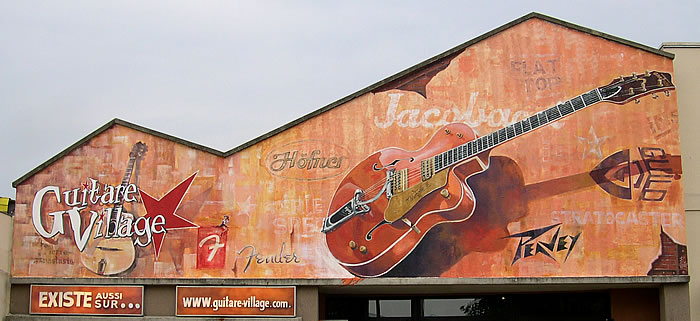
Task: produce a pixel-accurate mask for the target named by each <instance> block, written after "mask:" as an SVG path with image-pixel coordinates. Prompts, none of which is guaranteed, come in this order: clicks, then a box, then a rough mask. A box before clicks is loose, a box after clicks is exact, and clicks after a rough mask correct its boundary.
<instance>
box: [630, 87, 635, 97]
mask: <svg viewBox="0 0 700 321" xmlns="http://www.w3.org/2000/svg"><path fill="white" fill-rule="evenodd" d="M630 95H634V88H631V87H630Z"/></svg>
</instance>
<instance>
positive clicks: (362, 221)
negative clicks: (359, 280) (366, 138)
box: [322, 71, 674, 277]
mask: <svg viewBox="0 0 700 321" xmlns="http://www.w3.org/2000/svg"><path fill="white" fill-rule="evenodd" d="M671 89H674V85H673V84H672V83H671V75H670V74H669V73H665V72H658V71H651V72H649V71H648V72H646V73H644V74H641V75H636V74H632V75H631V76H621V77H619V78H617V79H614V80H613V81H612V82H611V83H610V84H608V85H606V86H602V87H599V88H595V89H593V90H591V91H589V92H587V93H584V94H582V95H580V96H577V97H574V98H573V99H570V100H568V101H566V102H564V103H561V104H559V105H557V106H554V107H551V108H549V109H546V110H544V111H542V112H540V113H537V114H535V115H533V116H531V117H529V118H526V119H524V120H522V121H518V122H516V123H514V124H512V125H508V126H506V127H504V128H501V129H499V130H497V131H494V132H492V133H490V134H488V135H484V136H481V137H479V136H477V135H476V133H475V132H474V131H473V130H472V129H471V128H470V127H469V126H467V125H465V124H449V125H446V126H445V127H443V128H441V129H440V130H439V131H438V132H437V133H435V134H434V135H433V137H432V138H431V139H430V140H429V141H428V143H427V144H426V145H425V146H423V148H421V149H419V150H417V151H405V150H403V149H400V148H395V147H390V148H386V149H382V150H380V151H378V152H376V153H374V154H372V155H370V156H369V157H367V158H366V159H365V160H363V161H362V162H360V163H359V164H358V165H357V166H355V167H354V168H353V169H352V170H351V171H350V172H349V173H348V174H347V176H346V177H345V178H343V180H342V181H341V183H340V185H339V186H338V188H337V190H336V192H335V195H334V196H333V199H332V201H331V204H330V208H329V213H328V216H327V217H326V218H325V219H324V221H323V227H322V232H323V233H324V234H325V236H326V244H327V246H328V249H329V250H330V252H331V253H332V255H333V256H334V257H335V258H336V260H337V261H338V263H340V264H341V265H342V266H343V267H344V268H345V269H347V270H348V271H349V272H351V273H353V274H355V275H357V276H362V277H373V276H381V275H384V274H386V273H387V272H389V271H390V270H391V269H392V268H393V267H395V266H396V265H397V264H399V263H400V262H402V261H403V260H404V259H405V258H406V257H407V256H408V255H409V254H410V253H411V252H412V251H413V250H414V249H415V248H416V246H417V245H418V244H419V243H420V242H421V240H423V238H424V237H425V236H426V234H427V233H429V231H430V230H431V229H432V228H433V227H435V226H437V225H439V224H442V223H457V222H464V221H466V220H468V219H469V218H470V217H471V216H472V214H473V213H474V211H475V208H476V207H477V206H478V203H479V199H478V198H477V197H476V196H475V193H474V192H473V191H472V190H471V188H470V187H469V185H468V184H467V179H468V178H469V177H471V176H473V175H477V174H479V173H481V172H483V171H485V170H486V169H487V168H488V166H489V153H490V152H491V150H492V149H493V148H494V147H496V146H498V145H501V144H504V143H506V142H508V141H510V140H512V139H515V138H518V137H520V136H522V135H524V134H527V133H529V132H530V131H533V130H535V129H537V128H540V127H543V126H545V125H548V124H550V123H552V122H555V121H557V120H559V119H562V118H564V117H566V116H569V115H571V114H573V113H575V112H576V111H579V110H582V109H585V108H586V107H589V106H591V105H594V104H597V103H599V102H609V103H615V104H625V103H627V102H629V101H631V100H636V99H638V98H639V97H642V96H645V95H652V97H654V98H657V95H656V93H657V92H661V91H665V92H666V94H667V95H668V90H671Z"/></svg>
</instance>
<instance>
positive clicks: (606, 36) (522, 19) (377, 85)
mask: <svg viewBox="0 0 700 321" xmlns="http://www.w3.org/2000/svg"><path fill="white" fill-rule="evenodd" d="M533 18H537V19H541V20H544V21H547V22H550V23H553V24H556V25H560V26H563V27H566V28H569V29H573V30H576V31H580V32H583V33H587V34H590V35H592V36H596V37H600V38H603V39H606V40H610V41H614V42H617V43H620V44H623V45H626V46H630V47H634V48H637V49H640V50H644V51H647V52H649V53H652V54H656V55H660V56H663V57H666V58H670V59H673V58H674V54H673V53H670V52H666V51H663V50H661V49H656V48H652V47H649V46H646V45H643V44H640V43H637V42H633V41H629V40H626V39H623V38H620V37H617V36H613V35H609V34H607V33H603V32H600V31H597V30H593V29H590V28H586V27H582V26H579V25H576V24H573V23H570V22H567V21H564V20H560V19H557V18H553V17H550V16H547V15H544V14H541V13H537V12H531V13H529V14H527V15H524V16H522V17H520V18H518V19H515V20H513V21H511V22H509V23H506V24H504V25H502V26H500V27H498V28H496V29H493V30H491V31H489V32H487V33H485V34H482V35H480V36H478V37H476V38H474V39H471V40H469V41H467V42H465V43H463V44H461V45H459V46H456V47H454V48H452V49H449V50H447V51H445V52H443V53H441V54H439V55H437V56H434V57H432V58H429V59H427V60H425V61H423V62H421V63H418V64H417V65H414V66H413V67H409V68H407V69H405V70H403V71H401V72H399V73H397V74H394V75H392V76H389V77H387V78H385V79H383V80H380V81H378V82H376V83H374V84H372V85H369V86H367V87H365V88H364V89H361V90H359V91H357V92H355V93H352V94H350V95H348V96H345V97H343V98H341V99H338V100H336V101H334V102H332V103H330V104H328V105H326V106H324V107H321V108H319V109H317V110H315V111H313V112H311V113H308V114H306V115H304V116H301V117H299V118H297V119H295V120H293V121H291V122H289V123H287V124H285V125H282V126H281V127H278V128H276V129H273V130H271V131H269V132H267V133H265V134H262V135H260V136H258V137H256V138H254V139H252V140H250V141H248V142H246V143H243V144H241V145H239V146H237V147H234V148H232V149H230V150H229V151H227V152H222V151H219V150H216V149H213V148H210V147H207V146H204V145H200V144H197V143H193V142H190V141H187V140H184V139H181V138H177V137H175V136H171V135H168V134H165V133H162V132H159V131H155V130H152V129H148V128H146V127H143V126H139V125H136V124H133V123H130V122H127V121H124V120H121V119H118V118H115V119H113V120H111V121H109V122H108V123H106V124H104V125H103V126H102V127H100V128H98V129H96V130H95V131H93V132H92V133H90V134H88V135H87V136H85V137H84V138H83V139H81V140H79V141H77V142H76V143H75V144H73V145H71V146H69V147H68V148H66V149H64V150H63V151H62V152H60V153H58V154H56V155H55V156H54V157H51V158H50V159H49V160H47V161H46V162H44V163H42V164H41V165H39V166H37V167H36V168H34V169H33V170H31V171H30V172H28V173H27V174H25V175H23V176H22V177H20V178H18V179H17V180H15V181H14V182H12V187H14V188H16V187H17V185H19V184H21V183H23V182H24V181H26V180H27V179H29V178H30V177H31V176H33V175H34V174H36V173H38V172H40V171H42V170H43V169H45V168H47V167H48V166H49V165H51V164H52V163H53V162H55V161H57V160H58V159H60V158H62V157H63V156H65V155H67V154H68V153H70V152H72V151H73V150H74V149H76V148H78V147H80V146H82V145H83V144H85V143H87V142H88V141H89V140H90V139H92V138H94V137H95V136H97V135H99V134H101V133H102V132H104V131H106V130H107V129H109V128H111V127H112V126H114V125H121V126H124V127H128V128H131V129H134V130H137V131H140V132H143V133H147V134H150V135H153V136H156V137H160V138H163V139H167V140H170V141H173V142H175V143H179V144H182V145H185V146H188V147H192V148H194V149H198V150H201V151H204V152H207V153H210V154H213V155H216V156H219V157H228V156H231V155H233V154H235V153H238V152H240V151H242V150H244V149H246V148H248V147H251V146H253V145H255V144H257V143H259V142H261V141H263V140H265V139H268V138H270V137H272V136H275V135H277V134H279V133H281V132H283V131H285V130H287V129H289V128H292V127H294V126H296V125H299V124H301V123H303V122H305V121H307V120H309V119H311V118H314V117H316V116H318V115H320V114H323V113H325V112H327V111H329V110H331V109H334V108H336V107H338V106H341V105H343V104H345V103H347V102H349V101H351V100H353V99H355V98H357V97H360V96H362V95H365V94H367V93H371V92H372V91H374V90H376V89H379V88H381V87H382V86H384V85H386V84H388V83H391V82H394V81H396V80H399V79H401V78H403V77H406V76H410V75H411V74H412V73H414V72H416V71H419V70H422V69H424V68H427V67H430V66H431V65H432V64H435V63H437V62H440V61H441V60H442V59H444V58H447V57H450V56H452V55H455V54H456V53H458V52H460V51H462V50H464V49H466V48H467V47H470V46H473V45H474V44H476V43H478V42H481V41H483V40H486V39H488V38H490V37H492V36H494V35H496V34H499V33H501V32H502V31H504V30H507V29H510V28H511V27H513V26H516V25H518V24H521V23H523V22H525V21H527V20H530V19H533ZM662 47H663V45H662Z"/></svg>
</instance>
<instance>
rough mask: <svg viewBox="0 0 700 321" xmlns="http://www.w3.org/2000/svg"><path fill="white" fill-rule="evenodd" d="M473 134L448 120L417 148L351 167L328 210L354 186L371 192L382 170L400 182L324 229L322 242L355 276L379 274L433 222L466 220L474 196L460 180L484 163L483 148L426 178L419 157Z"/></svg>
mask: <svg viewBox="0 0 700 321" xmlns="http://www.w3.org/2000/svg"><path fill="white" fill-rule="evenodd" d="M474 138H476V135H475V133H474V132H473V130H472V129H471V128H469V126H467V125H465V124H449V125H446V126H445V127H443V128H442V129H440V130H439V131H438V132H437V133H436V134H435V135H434V136H433V137H432V138H431V139H430V141H429V142H428V143H427V144H426V145H425V146H424V147H423V148H421V149H420V150H418V151H413V152H410V151H405V150H402V149H399V148H386V149H383V150H380V151H378V152H376V153H374V154H372V155H370V156H369V157H367V158H366V159H365V160H363V161H362V162H360V163H359V164H358V165H357V166H356V167H355V168H353V169H352V170H351V171H350V172H349V173H348V174H347V176H346V177H345V178H344V179H343V180H342V181H341V183H340V185H339V187H338V189H337V191H336V193H335V195H334V197H333V200H332V201H331V205H330V209H329V213H335V212H336V211H338V209H340V208H341V207H343V206H344V205H345V204H347V202H348V201H349V200H351V199H352V198H353V197H354V195H355V193H356V191H357V190H362V191H363V192H364V195H363V199H364V200H367V199H370V198H373V197H375V196H376V195H377V194H378V193H379V192H380V190H381V187H382V186H383V183H384V182H386V180H387V171H388V170H392V169H393V170H395V172H401V171H403V173H405V174H406V175H405V176H404V177H403V179H402V180H401V181H400V184H402V185H403V186H404V188H402V189H401V190H400V191H398V192H396V191H395V192H394V193H393V195H392V196H391V198H389V197H387V196H386V195H381V196H379V198H377V199H376V200H375V201H373V202H371V203H368V204H367V206H369V208H370V210H369V212H367V213H364V214H360V215H356V216H354V217H352V218H351V219H349V220H347V221H346V222H344V223H342V224H340V225H339V226H337V227H336V228H334V229H333V230H331V231H329V232H327V233H326V244H327V245H328V249H329V250H330V251H331V253H332V254H333V256H334V257H335V258H336V260H337V261H338V263H340V264H341V265H342V266H343V267H344V268H346V269H347V270H348V271H350V272H351V273H353V274H355V275H358V276H363V277H371V276H380V275H383V274H384V273H386V272H388V271H389V270H390V269H392V268H393V267H394V266H396V265H397V264H398V263H399V262H401V261H402V260H403V259H404V258H406V256H408V255H409V254H410V253H411V252H412V251H413V249H415V247H416V246H417V245H418V243H419V242H420V241H421V240H422V239H423V238H424V237H425V235H426V234H427V233H429V231H430V230H431V228H433V227H434V226H436V225H438V224H442V223H450V222H462V221H465V220H467V219H469V217H470V216H471V215H472V213H473V212H474V208H475V206H476V200H475V198H474V193H473V192H472V190H471V189H470V188H469V186H467V184H466V179H467V178H468V177H469V176H471V175H474V174H476V173H479V172H482V171H484V170H485V169H486V168H487V167H488V151H486V152H483V153H481V154H479V155H478V156H476V157H472V158H469V159H465V160H463V161H461V162H458V163H456V164H453V165H452V166H451V167H449V168H446V169H444V170H442V171H438V172H436V173H435V174H434V175H433V176H432V177H430V178H429V179H426V178H422V177H421V161H422V160H425V159H428V158H431V157H433V156H435V155H437V154H439V153H441V152H444V151H446V150H449V149H451V148H454V147H457V146H460V145H462V144H464V143H465V142H468V141H470V140H473V139H474ZM329 215H330V214H329Z"/></svg>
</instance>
